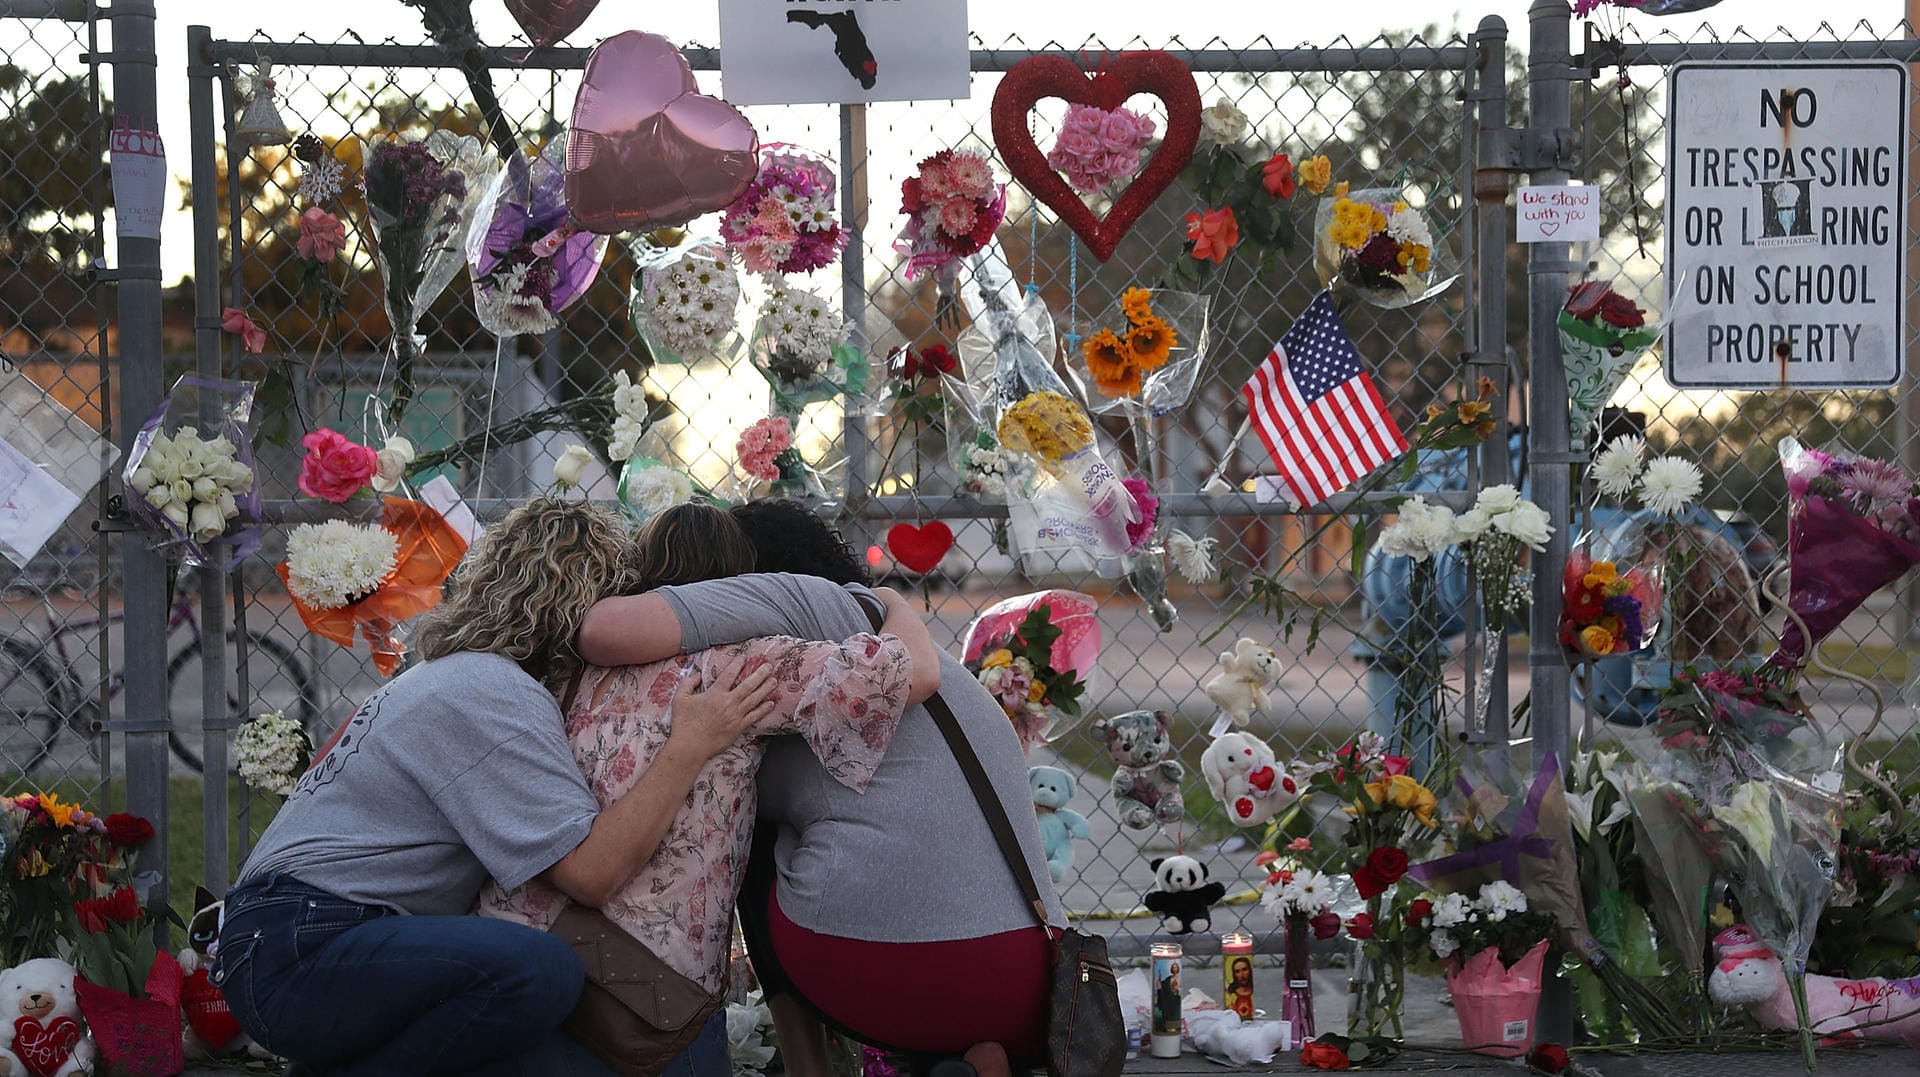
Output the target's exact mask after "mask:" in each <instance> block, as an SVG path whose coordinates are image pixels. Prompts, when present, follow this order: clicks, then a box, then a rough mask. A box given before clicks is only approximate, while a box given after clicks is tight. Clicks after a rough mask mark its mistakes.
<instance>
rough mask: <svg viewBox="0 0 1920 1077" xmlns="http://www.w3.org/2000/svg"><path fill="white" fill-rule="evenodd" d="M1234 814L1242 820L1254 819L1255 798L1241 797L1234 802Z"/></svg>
mask: <svg viewBox="0 0 1920 1077" xmlns="http://www.w3.org/2000/svg"><path fill="white" fill-rule="evenodd" d="M1233 814H1234V815H1236V816H1238V817H1239V818H1241V819H1251V818H1253V798H1252V797H1240V798H1238V799H1236V800H1235V801H1234V802H1233Z"/></svg>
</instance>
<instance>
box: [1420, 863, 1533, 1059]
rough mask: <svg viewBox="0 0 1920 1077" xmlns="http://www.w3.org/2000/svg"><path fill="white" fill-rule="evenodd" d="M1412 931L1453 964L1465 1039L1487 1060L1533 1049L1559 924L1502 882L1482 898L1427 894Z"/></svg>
mask: <svg viewBox="0 0 1920 1077" xmlns="http://www.w3.org/2000/svg"><path fill="white" fill-rule="evenodd" d="M1407 925H1408V927H1409V928H1410V929H1411V930H1412V932H1413V933H1414V935H1415V936H1416V938H1422V941H1424V942H1425V944H1426V946H1427V948H1428V949H1429V950H1430V951H1431V952H1432V953H1433V955H1434V956H1435V957H1437V958H1439V959H1440V960H1441V961H1442V962H1444V963H1445V965H1446V969H1447V990H1448V992H1449V993H1451V994H1452V996H1453V1005H1454V1010H1455V1012H1456V1013H1457V1014H1458V1016H1459V1018H1460V1036H1461V1039H1463V1040H1464V1041H1465V1042H1466V1044H1467V1046H1468V1047H1470V1048H1472V1049H1474V1050H1476V1051H1479V1052H1480V1053H1482V1054H1490V1055H1500V1056H1505V1057H1509V1058H1512V1057H1517V1056H1519V1055H1523V1054H1526V1053H1527V1050H1528V1049H1529V1048H1530V1047H1532V1046H1533V1015H1534V1011H1535V1010H1536V1009H1538V1008H1539V1005H1540V985H1541V982H1542V977H1543V965H1544V964H1545V961H1546V956H1547V940H1548V939H1550V938H1552V937H1553V935H1554V933H1555V931H1556V930H1557V929H1558V925H1557V924H1556V923H1555V922H1554V919H1553V917H1552V916H1549V915H1548V914H1546V913H1544V912H1540V911H1538V910H1535V909H1531V908H1529V907H1528V903H1527V895H1526V894H1525V893H1523V892H1521V891H1520V889H1519V888H1518V887H1515V886H1514V885H1512V884H1511V883H1508V882H1504V881H1502V880H1498V879H1496V880H1494V881H1492V882H1489V883H1486V884H1485V885H1483V886H1481V887H1480V890H1479V893H1477V894H1475V895H1474V896H1472V897H1468V896H1467V895H1466V894H1464V893H1458V892H1456V893H1451V894H1446V895H1439V894H1424V895H1422V896H1420V897H1419V898H1416V899H1415V900H1414V902H1413V905H1412V907H1411V908H1409V909H1408V910H1407Z"/></svg>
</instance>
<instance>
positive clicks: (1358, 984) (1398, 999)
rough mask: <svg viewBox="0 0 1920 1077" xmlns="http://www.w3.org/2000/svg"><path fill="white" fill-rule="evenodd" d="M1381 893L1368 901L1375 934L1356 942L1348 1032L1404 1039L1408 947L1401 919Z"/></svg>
mask: <svg viewBox="0 0 1920 1077" xmlns="http://www.w3.org/2000/svg"><path fill="white" fill-rule="evenodd" d="M1385 906H1386V903H1385V901H1384V899H1383V898H1381V897H1374V898H1371V899H1369V900H1368V901H1367V913H1368V914H1369V915H1370V916H1372V917H1373V925H1374V935H1373V937H1372V938H1370V939H1365V940H1356V941H1355V942H1354V944H1353V945H1354V955H1353V976H1352V979H1351V981H1350V982H1349V989H1350V990H1351V991H1352V1001H1351V1005H1350V1006H1349V1008H1348V1012H1347V1035H1349V1036H1355V1037H1359V1036H1387V1037H1391V1038H1393V1039H1404V1038H1405V1034H1404V1033H1403V1032H1402V1029H1401V1019H1400V1010H1401V1005H1402V1001H1403V999H1404V998H1405V996H1406V992H1407V957H1406V947H1405V946H1404V945H1402V942H1403V940H1402V939H1401V937H1400V933H1401V927H1402V925H1401V922H1400V921H1399V919H1398V918H1397V917H1396V916H1395V915H1394V914H1393V912H1392V911H1391V910H1389V909H1387V908H1386V907H1385Z"/></svg>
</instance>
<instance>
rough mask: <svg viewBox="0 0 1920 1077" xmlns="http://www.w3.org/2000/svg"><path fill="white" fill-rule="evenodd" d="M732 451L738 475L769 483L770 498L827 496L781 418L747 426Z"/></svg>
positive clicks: (789, 425)
mask: <svg viewBox="0 0 1920 1077" xmlns="http://www.w3.org/2000/svg"><path fill="white" fill-rule="evenodd" d="M733 450H734V455H735V457H736V458H737V459H738V461H739V463H740V470H741V472H743V473H744V474H745V475H746V476H747V478H748V479H750V480H755V481H758V482H765V483H771V484H772V487H773V489H772V495H771V496H773V497H789V498H794V499H796V500H821V499H824V498H825V497H826V496H827V490H826V484H825V483H824V482H822V481H821V479H820V473H819V472H817V471H815V470H814V468H813V465H812V464H809V463H807V461H806V458H805V457H803V456H801V455H800V450H799V449H797V448H795V447H794V444H793V424H792V423H790V422H788V421H787V419H786V417H785V416H778V415H776V416H774V417H772V418H767V419H761V420H760V421H759V422H757V423H754V424H753V425H752V426H749V427H747V429H746V430H745V432H743V433H742V434H741V435H740V439H739V440H738V441H736V442H735V443H734V446H733ZM748 485H751V484H750V483H749V484H748Z"/></svg>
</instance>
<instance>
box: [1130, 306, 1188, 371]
mask: <svg viewBox="0 0 1920 1077" xmlns="http://www.w3.org/2000/svg"><path fill="white" fill-rule="evenodd" d="M1179 342H1180V341H1179V339H1178V338H1177V337H1176V336H1175V335H1174V332H1173V326H1171V325H1168V324H1167V323H1166V322H1165V321H1163V320H1162V319H1159V318H1155V317H1152V316H1149V317H1147V319H1146V320H1144V321H1141V322H1138V323H1136V324H1135V325H1134V327H1133V329H1132V331H1131V332H1129V333H1128V334H1127V351H1128V352H1130V353H1132V355H1133V365H1135V366H1137V367H1139V368H1140V369H1141V370H1145V371H1154V370H1159V369H1160V368H1161V367H1163V366H1166V365H1167V358H1168V357H1169V356H1171V355H1172V354H1173V346H1174V345H1175V344H1178V343H1179Z"/></svg>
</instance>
